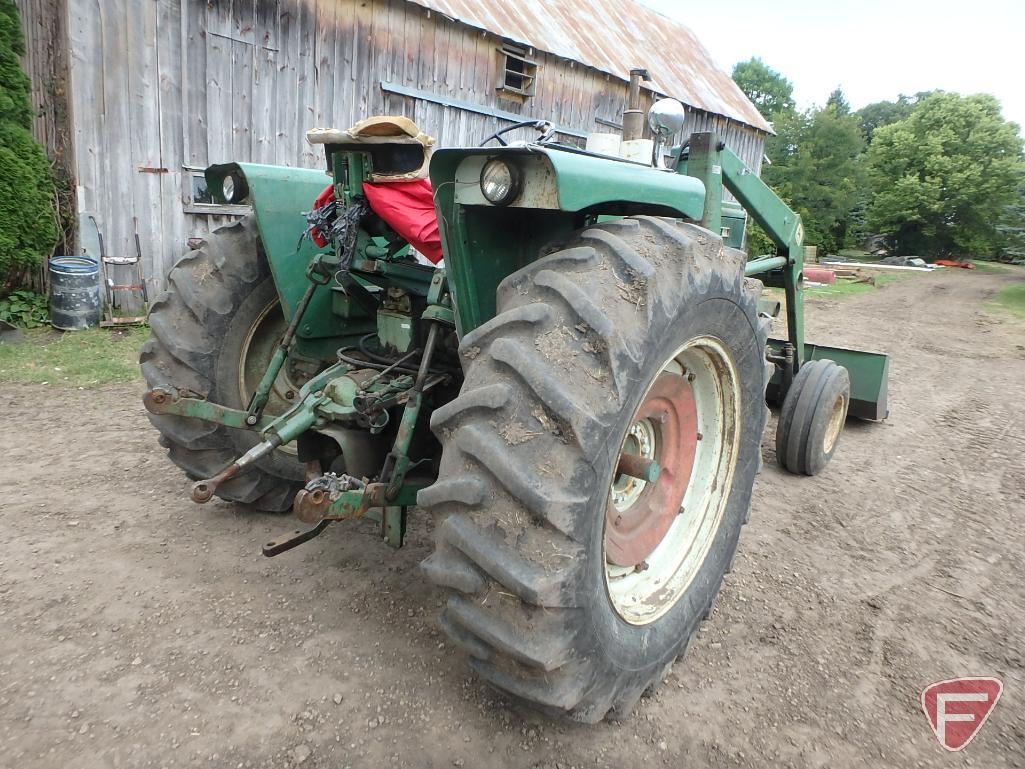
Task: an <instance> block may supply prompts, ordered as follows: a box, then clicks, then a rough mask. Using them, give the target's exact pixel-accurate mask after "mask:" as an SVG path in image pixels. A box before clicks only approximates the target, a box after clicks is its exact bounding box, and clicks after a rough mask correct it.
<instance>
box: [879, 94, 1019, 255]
mask: <svg viewBox="0 0 1025 769" xmlns="http://www.w3.org/2000/svg"><path fill="white" fill-rule="evenodd" d="M868 159H869V167H870V174H871V179H872V182H873V186H874V188H875V190H876V194H875V197H874V198H873V200H872V203H871V205H870V206H869V208H868V212H867V219H868V225H869V226H870V227H871V228H872V229H873V230H874V231H876V232H881V233H885V234H890V235H893V236H894V237H895V239H896V242H897V247H898V249H899V251H900V252H901V253H905V254H909V253H918V254H923V255H928V256H949V255H962V254H972V255H979V254H995V253H996V252H997V251H998V250H999V247H1000V245H1001V234H1000V232H999V231H998V230H997V228H996V222H997V221H998V220H999V218H1000V216H1001V215H1003V213H1004V212H1005V210H1006V208H1007V207H1008V206H1010V205H1012V204H1013V203H1014V201H1015V198H1016V196H1017V194H1018V193H1017V190H1018V186H1017V185H1018V182H1019V178H1020V177H1019V174H1020V173H1021V169H1022V139H1021V137H1020V136H1019V133H1018V126H1017V125H1016V124H1014V123H1009V122H1007V121H1005V120H1004V119H1003V118H1002V117H1001V115H1000V103H999V102H998V101H997V100H996V99H995V98H994V97H992V96H989V95H987V94H976V95H974V96H961V95H959V94H955V93H945V92H942V91H940V92H935V93H933V94H931V95H929V96H926V97H925V98H924V99H922V100H921V101H920V102H918V103H917V104H916V105H915V107H914V109H913V111H912V112H911V114H910V115H909V116H908V117H907V118H905V119H904V120H901V121H899V122H897V123H893V124H891V125H888V126H883V127H882V128H878V129H876V131H875V132H874V135H873V140H872V145H871V147H870V148H869V151H868Z"/></svg>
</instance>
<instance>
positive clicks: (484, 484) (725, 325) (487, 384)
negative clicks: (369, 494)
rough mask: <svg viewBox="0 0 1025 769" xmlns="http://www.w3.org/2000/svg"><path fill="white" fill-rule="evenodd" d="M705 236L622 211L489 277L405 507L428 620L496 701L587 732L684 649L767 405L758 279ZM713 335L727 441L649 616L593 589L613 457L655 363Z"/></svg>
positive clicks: (730, 552)
mask: <svg viewBox="0 0 1025 769" xmlns="http://www.w3.org/2000/svg"><path fill="white" fill-rule="evenodd" d="M742 258H743V257H742V256H738V255H736V254H729V253H727V252H725V251H724V249H723V246H722V241H721V239H720V238H719V237H718V236H716V235H714V234H712V233H711V232H709V231H707V230H704V229H702V228H700V227H696V226H694V225H688V224H680V223H677V222H675V221H673V220H668V219H661V218H654V217H636V218H629V219H623V220H620V221H616V222H607V223H603V224H599V225H596V226H593V227H590V228H587V229H585V230H582V231H581V232H580V233H578V235H577V236H576V237H575V238H574V239H573V240H572V241H571V242H570V243H569V244H567V245H565V246H563V247H562V248H561V249H560V250H558V251H556V252H554V253H550V254H549V255H547V256H545V257H543V258H541V259H539V260H538V261H536V262H534V263H532V264H531V265H529V266H528V267H526V268H524V269H523V270H520V271H519V272H517V273H515V274H513V275H511V276H510V277H509V278H507V279H506V280H505V281H504V282H503V283H502V285H501V286H500V287H499V291H498V314H497V316H496V317H495V318H494V319H492V320H491V321H489V322H487V323H485V324H484V325H482V326H481V327H480V328H478V329H476V330H474V331H473V332H471V333H469V334H467V335H466V336H465V337H464V338H463V340H462V342H461V344H460V351H461V354H462V356H463V361H464V368H465V375H466V378H465V383H464V385H463V387H462V390H461V392H460V395H459V396H458V397H457V398H456V399H455V400H453V401H452V402H451V403H449V404H447V405H445V406H443V407H441V408H439V409H438V410H436V411H435V412H434V415H433V417H432V420H431V427H432V429H433V430H434V432H435V433H436V434H437V436H438V438H439V439H440V440H441V442H442V444H443V447H444V451H443V455H442V461H441V472H440V473H439V480H438V481H437V482H436V483H435V484H434V485H433V486H431V487H429V488H427V489H424V490H423V491H421V493H420V496H419V503H420V505H421V506H423V507H426V508H429V509H430V510H431V512H432V513H433V514H434V516H435V520H436V547H435V551H434V553H433V554H432V555H431V556H430V557H429V558H428V559H427V560H425V561H424V564H423V568H424V571H425V573H426V574H427V576H428V577H429V578H430V579H431V580H432V581H433V582H434V583H435V584H437V585H439V586H441V587H443V588H444V589H446V590H447V592H448V595H449V597H448V600H447V603H446V605H445V608H444V610H443V612H442V614H441V617H440V624H441V627H442V628H443V629H444V631H445V632H446V633H447V634H448V636H449V637H450V638H451V639H452V640H453V641H454V642H455V643H456V644H457V645H458V646H460V647H461V648H462V649H463V650H464V651H465V652H466V653H467V654H468V655H469V658H470V665H471V666H472V668H473V669H474V670H475V671H476V672H477V673H478V674H479V675H480V676H481V677H482V678H483V679H485V680H486V681H487V682H489V683H490V684H491V685H493V686H494V687H496V688H497V689H499V690H501V691H502V692H504V693H505V694H507V695H509V696H511V697H512V698H514V699H516V700H519V701H522V702H524V703H527V704H529V705H531V706H533V707H535V708H539V709H541V710H543V711H545V712H547V713H549V714H553V715H559V716H564V717H568V718H570V719H573V720H579V721H586V722H595V721H599V720H601V719H602V718H604V717H605V716H607V715H612V716H615V717H621V716H623V715H625V714H626V713H627V712H628V711H629V710H630V709H631V708H632V707H633V705H634V704H635V703H636V701H637V700H638V699H639V697H640V695H641V694H642V692H643V691H644V690H645V688H647V687H648V686H649V685H651V684H652V683H654V682H656V681H658V680H660V677H661V676H663V675H664V674H665V673H666V671H667V669H668V667H669V666H670V665H671V664H672V662H673V661H674V660H675V659H676V657H677V656H678V655H680V654H681V653H683V652H684V651H685V650H686V648H687V646H688V645H689V643H690V641H691V639H692V637H693V635H694V633H695V631H696V630H697V627H698V625H699V623H700V622H701V620H702V619H704V618H705V617H706V616H707V615H708V612H709V611H710V609H711V605H712V602H713V600H714V598H715V596H716V594H717V593H718V591H719V588H720V585H721V581H722V578H723V575H724V573H725V572H726V571H727V570H728V567H729V565H730V563H731V561H732V559H733V556H734V553H735V550H736V547H737V540H738V537H739V534H740V529H741V526H742V525H743V523H744V522H745V521H746V519H747V516H748V510H749V507H750V502H751V490H752V486H753V483H754V478H755V474H756V472H757V471H758V469H759V466H760V463H761V459H760V439H761V435H762V431H763V429H764V425H765V416H766V413H767V409H766V407H765V400H764V388H765V384H766V381H767V377H766V363H765V344H766V334H767V322H765V321H763V320H760V319H759V318H758V316H757V309H756V305H757V300H758V296H759V294H760V292H761V284H760V283H759V282H757V281H754V280H750V279H745V278H744V277H743V262H742V261H741V260H742ZM697 335H708V336H714V337H715V338H717V339H719V340H721V341H722V342H723V343H724V345H725V347H726V348H727V349H728V350H729V352H730V354H731V355H732V357H733V359H734V362H735V367H736V370H737V372H738V374H739V376H738V377H737V381H738V383H739V388H740V397H739V403H740V406H739V424H740V428H739V435H740V438H739V441H740V445H739V448H738V449H737V454H736V465H735V470H734V476H733V484H732V487H731V488H730V489H729V491H728V493H727V494H726V496H725V499H726V501H725V503H724V507H723V511H724V512H723V513H722V519H721V520H722V523H721V524H720V526H719V528H718V530H717V532H716V534H715V535H714V536H715V539H714V541H713V543H712V546H711V547H710V549H709V554H708V555H707V557H706V558H705V560H704V561H703V562H702V565H701V566H700V567H699V570H698V571H697V573H696V576H695V577H694V578H693V580H692V581H691V582H690V583H689V587H687V589H686V590H685V592H684V593H683V594H682V596H681V597H680V598H679V599H678V600H677V601H676V602H675V603H674V604H673V605H672V608H670V609H669V610H668V611H667V612H666V613H665V614H664V615H663V616H661V617H660V618H659V619H657V620H656V621H654V622H651V623H650V624H645V625H636V624H631V623H628V622H625V621H624V620H623V619H622V618H621V616H620V615H619V614H618V613H617V611H616V610H615V608H614V607H613V606H612V603H611V599H610V597H609V594H608V593H607V591H606V587H605V555H604V550H603V540H604V521H605V510H606V504H607V500H608V495H609V488H610V486H609V484H610V479H611V478H612V475H613V468H614V462H615V461H616V460H617V454H618V450H617V447H619V446H620V445H622V441H623V439H624V436H625V434H626V430H627V428H628V427H629V422H630V420H631V419H632V417H633V415H634V413H635V410H636V409H637V407H638V404H639V402H640V400H641V399H642V397H643V396H644V393H645V392H646V391H647V388H648V385H649V383H650V382H651V381H652V380H653V377H654V376H655V374H656V373H657V371H658V367H660V366H661V365H662V364H663V362H664V361H665V360H666V359H667V356H669V357H671V356H672V355H674V350H677V349H679V347H680V344H682V343H685V342H686V341H687V340H688V339H691V338H694V337H695V336H697Z"/></svg>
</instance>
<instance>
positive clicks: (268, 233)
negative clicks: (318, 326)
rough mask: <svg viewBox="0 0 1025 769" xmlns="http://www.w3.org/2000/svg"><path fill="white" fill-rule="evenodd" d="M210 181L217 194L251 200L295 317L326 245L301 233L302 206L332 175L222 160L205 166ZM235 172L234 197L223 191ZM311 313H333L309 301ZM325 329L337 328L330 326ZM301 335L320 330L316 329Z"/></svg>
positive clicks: (220, 198)
mask: <svg viewBox="0 0 1025 769" xmlns="http://www.w3.org/2000/svg"><path fill="white" fill-rule="evenodd" d="M205 175H206V183H207V188H208V189H209V190H210V193H211V195H212V196H213V198H214V200H216V201H217V202H218V203H222V204H229V205H240V206H248V207H249V208H251V209H252V216H253V217H254V218H255V219H256V224H257V228H258V230H259V233H260V240H261V241H263V249H264V252H265V253H266V254H267V261H268V262H269V264H270V270H271V274H272V275H273V276H274V284H275V285H276V286H277V290H278V296H279V297H280V299H281V308H282V310H283V312H284V314H285V318H286V319H288V320H291V318H292V316H293V314H294V313H295V308H296V306H297V305H298V303H299V300H300V299H301V298H302V295H303V293H304V292H305V291H306V288H307V286H309V280H308V279H307V277H306V265H308V264H309V263H310V260H311V259H312V258H313V257H314V255H316V254H317V253H318V252H320V251H322V250H323V249H322V248H320V247H319V246H317V244H316V243H314V242H313V240H312V239H311V238H308V237H303V233H305V231H306V227H307V223H306V217H305V215H304V213H303V212H304V211H309V210H311V209H312V208H313V204H314V201H315V200H316V199H317V196H318V195H320V194H321V193H322V192H323V191H324V188H325V187H326V186H327V185H329V184H330V183H331V178H330V176H328V175H327V174H326V172H325V171H323V170H317V169H309V168H289V167H287V166H268V165H261V164H258V163H222V164H219V165H212V166H210V167H209V168H207V169H206V174H205ZM228 177H231V178H232V180H233V182H234V185H235V190H236V194H235V196H233V198H232V199H231V200H227V199H226V198H225V196H224V184H225V180H226V179H227V178H228ZM318 293H319V294H321V296H320V297H315V300H314V301H317V300H318V299H319V300H321V301H327V302H328V303H329V302H330V297H329V296H328V292H326V291H323V292H318ZM307 317H310V318H318V317H328V318H330V317H331V313H330V310H329V308H328V309H327V313H326V315H323V314H322V313H319V312H318V311H317V308H316V307H311V308H310V311H309V312H308V315H307ZM325 331H326V332H327V333H329V335H330V333H337V331H335V330H332V329H326V330H325ZM298 333H299V335H300V336H316V335H318V334H316V333H315V330H314V329H311V331H310V332H307V333H304V329H302V328H300V329H299V331H298Z"/></svg>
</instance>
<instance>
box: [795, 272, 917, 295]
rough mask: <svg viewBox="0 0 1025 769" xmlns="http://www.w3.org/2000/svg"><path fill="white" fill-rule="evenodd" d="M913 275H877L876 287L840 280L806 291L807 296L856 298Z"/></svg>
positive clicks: (810, 287)
mask: <svg viewBox="0 0 1025 769" xmlns="http://www.w3.org/2000/svg"><path fill="white" fill-rule="evenodd" d="M911 275H912V273H907V272H905V273H897V272H894V273H889V274H887V275H876V276H874V277H875V285H873V284H871V283H857V282H855V281H852V280H839V279H837V281H836V283H830V284H827V285H824V286H805V288H804V291H805V295H806V296H810V297H815V296H828V297H830V298H834V299H837V298H842V297H846V296H855V295H857V294H867V293H869V292H870V291H873V290H875V289H877V288H884V287H885V286H888V285H890V284H891V283H897V282H899V281H901V280H906V279H907V278H909V277H911Z"/></svg>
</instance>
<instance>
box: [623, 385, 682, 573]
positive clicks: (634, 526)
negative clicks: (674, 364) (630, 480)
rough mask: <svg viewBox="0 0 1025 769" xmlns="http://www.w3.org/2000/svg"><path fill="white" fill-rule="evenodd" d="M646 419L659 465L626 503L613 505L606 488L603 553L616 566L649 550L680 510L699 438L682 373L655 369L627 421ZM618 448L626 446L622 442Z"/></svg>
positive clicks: (633, 563)
mask: <svg viewBox="0 0 1025 769" xmlns="http://www.w3.org/2000/svg"><path fill="white" fill-rule="evenodd" d="M645 421H646V422H647V425H648V426H650V428H651V431H652V432H653V433H654V436H655V440H654V444H655V446H654V457H653V459H654V460H655V461H656V462H658V463H659V465H660V466H661V468H662V471H661V473H660V474H659V476H658V479H657V480H656V481H655V482H654V483H646V484H645V486H644V489H643V490H642V491H641V493H640V496H638V497H637V498H636V499H635V500H634V501H633V503H632V504H630V505H629V506H628V507H626V508H625V509H619V510H617V509H616V506H615V502H614V500H613V494H611V493H610V494H609V501H608V505H607V507H606V512H605V557H606V559H607V560H608V561H609V562H610V563H613V564H615V565H617V566H636V565H637V564H639V563H641V561H643V560H644V559H646V558H647V557H648V556H649V555H651V553H652V551H654V550H655V548H656V547H658V545H659V543H660V542H662V539H663V537H665V535H666V532H668V531H669V528H670V527H671V526H672V525H673V521H674V520H675V519H676V516H677V515H679V513H680V505H681V504H682V502H683V495H684V493H685V492H686V491H687V486H688V485H689V484H690V475H691V471H692V470H693V468H694V453H695V449H696V445H697V440H698V417H697V407H696V405H695V403H694V390H693V389H692V388H691V386H690V382H688V381H687V378H686V377H685V376H680V375H679V374H670V373H668V372H662V373H661V374H659V375H658V378H656V379H655V383H654V384H653V385H652V387H651V390H649V391H648V395H647V397H645V399H644V402H643V403H642V404H641V405H640V408H638V409H637V412H636V413H635V414H634V417H633V419H632V420H631V422H630V424H631V425H634V424H637V423H640V422H645ZM622 450H628V449H627V447H626V446H624V449H621V451H622ZM619 480H620V478H615V479H614V481H616V482H618V481H619Z"/></svg>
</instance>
